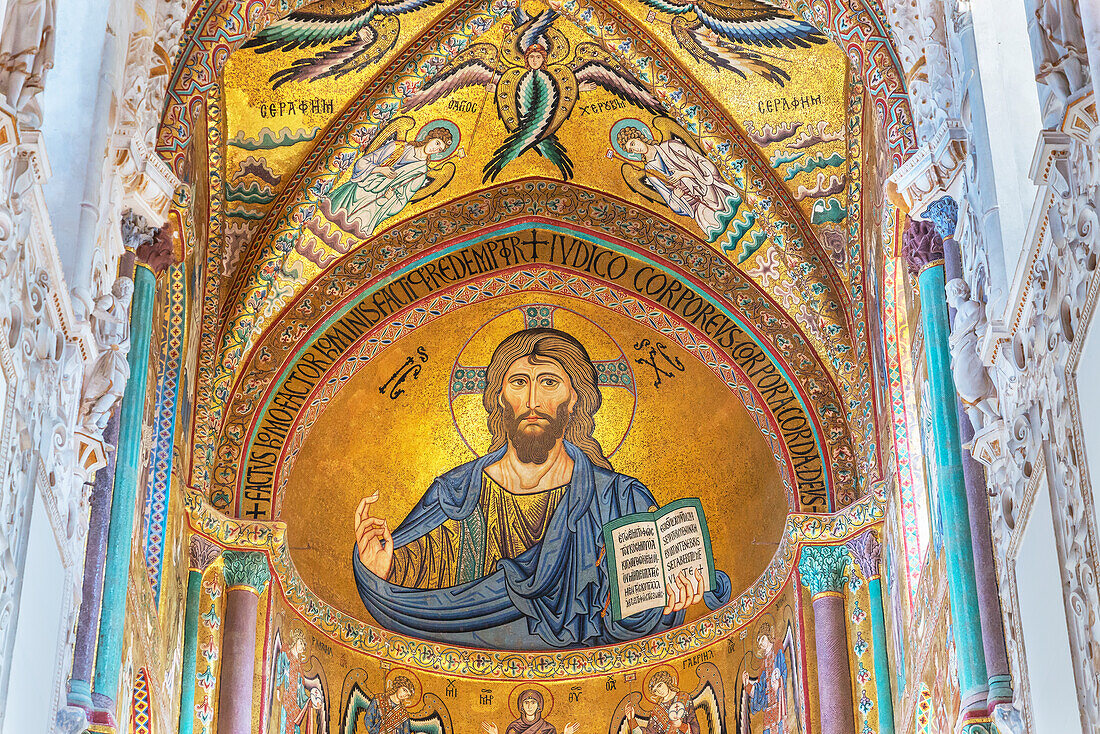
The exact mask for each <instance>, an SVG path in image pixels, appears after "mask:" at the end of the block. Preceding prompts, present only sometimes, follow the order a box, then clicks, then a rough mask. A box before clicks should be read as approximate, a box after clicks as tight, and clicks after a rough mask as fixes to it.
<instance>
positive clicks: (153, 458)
mask: <svg viewBox="0 0 1100 734" xmlns="http://www.w3.org/2000/svg"><path fill="white" fill-rule="evenodd" d="M167 281H168V301H167V304H166V313H165V319H164V322H163V323H162V324H161V344H162V345H163V346H162V350H161V355H160V364H161V370H160V379H159V380H158V381H157V392H156V407H155V408H154V412H153V430H154V440H153V446H152V450H151V455H150V457H149V481H148V482H147V483H146V486H147V487H148V490H147V491H146V495H145V522H144V523H143V526H144V528H145V536H144V538H143V544H142V548H143V551H144V557H145V567H146V569H147V570H148V572H149V582H150V583H151V584H152V586H153V596H154V598H155V599H156V600H157V602H158V603H159V601H160V576H161V570H162V567H163V564H164V537H165V532H166V529H167V528H166V526H167V521H168V499H169V496H170V494H171V481H172V451H173V443H174V438H175V430H176V405H177V403H178V397H179V386H180V368H181V365H182V363H183V331H184V322H185V321H184V320H185V314H186V310H187V309H186V303H187V288H186V284H185V282H184V272H183V265H176V266H173V267H172V268H170V269H169V271H168V278H167Z"/></svg>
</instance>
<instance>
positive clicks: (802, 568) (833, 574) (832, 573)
mask: <svg viewBox="0 0 1100 734" xmlns="http://www.w3.org/2000/svg"><path fill="white" fill-rule="evenodd" d="M847 567H848V548H847V547H846V546H843V545H807V546H803V548H802V552H801V553H800V554H799V557H798V574H799V576H801V577H802V584H803V585H804V586H805V587H806V588H808V589H809V590H810V594H811V595H812V596H818V595H819V594H827V593H833V594H835V593H839V592H840V590H841V589H842V588H844V570H845V569H846V568H847Z"/></svg>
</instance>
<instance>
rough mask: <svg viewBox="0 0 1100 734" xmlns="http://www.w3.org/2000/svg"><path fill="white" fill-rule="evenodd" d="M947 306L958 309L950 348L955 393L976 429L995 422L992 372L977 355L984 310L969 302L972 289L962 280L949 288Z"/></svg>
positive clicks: (976, 303)
mask: <svg viewBox="0 0 1100 734" xmlns="http://www.w3.org/2000/svg"><path fill="white" fill-rule="evenodd" d="M947 303H948V305H949V306H951V307H952V308H953V309H955V320H954V323H953V324H952V329H951V337H950V340H949V342H948V343H949V345H950V348H951V369H952V372H953V374H954V378H955V389H956V390H957V391H958V394H959V398H960V399H961V400H962V402H963V405H964V407H965V408H966V414H967V416H968V417H969V418H970V422H971V423H972V424H973V425H974V428H975V429H981V428H982V427H983V426H985V424H986V423H988V422H989V421H991V420H996V419H997V418H998V417H999V416H998V414H997V401H996V396H995V390H994V387H993V382H992V380H990V379H989V372H988V371H987V370H986V366H985V364H983V363H982V360H981V357H980V356H979V354H978V344H979V341H980V340H981V336H980V335H981V334H982V333H983V332H984V329H985V323H986V318H985V307H984V306H983V305H982V304H980V303H978V302H977V301H975V300H973V299H971V298H970V286H968V285H967V284H966V281H965V280H963V279H962V278H955V279H954V280H952V281H950V282H949V283H948V284H947Z"/></svg>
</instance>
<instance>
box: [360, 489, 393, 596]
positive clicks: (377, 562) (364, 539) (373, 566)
mask: <svg viewBox="0 0 1100 734" xmlns="http://www.w3.org/2000/svg"><path fill="white" fill-rule="evenodd" d="M377 501H378V493H377V492H375V493H374V494H372V495H371V496H370V497H364V498H363V499H362V501H360V502H359V507H358V509H356V510H355V549H356V551H357V552H358V553H359V562H360V563H362V564H363V565H364V566H366V568H367V570H368V571H370V572H371V573H373V574H374V575H375V576H377V577H378V578H380V579H383V580H385V579H386V578H388V577H389V575H390V566H392V565H393V536H391V535H390V529H389V527H387V525H386V521H385V520H383V519H382V518H380V517H373V516H372V515H371V514H370V508H371V505H373V504H374V503H375V502H377Z"/></svg>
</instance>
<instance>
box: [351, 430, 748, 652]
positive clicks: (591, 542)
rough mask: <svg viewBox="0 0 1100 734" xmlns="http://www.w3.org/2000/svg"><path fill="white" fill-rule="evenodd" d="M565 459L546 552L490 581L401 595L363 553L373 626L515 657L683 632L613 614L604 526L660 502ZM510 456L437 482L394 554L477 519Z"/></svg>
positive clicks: (723, 595)
mask: <svg viewBox="0 0 1100 734" xmlns="http://www.w3.org/2000/svg"><path fill="white" fill-rule="evenodd" d="M565 450H566V452H567V453H568V454H569V457H570V458H571V459H572V460H573V478H572V481H571V482H570V485H569V489H568V490H567V491H566V494H565V496H564V497H563V498H562V500H561V502H560V503H559V504H558V507H557V509H556V510H555V511H554V514H553V515H552V516H551V518H550V523H549V525H548V526H547V528H546V534H545V536H544V537H543V539H542V542H541V543H539V544H537V545H535V546H533V547H531V548H529V549H528V550H527V551H526V552H524V553H522V554H521V555H519V556H517V557H516V558H513V559H504V560H501V561H499V562H498V564H497V568H496V569H495V570H494V571H493V572H492V573H491V574H489V575H488V576H484V577H482V578H480V579H477V580H475V581H471V582H469V583H466V584H461V585H458V586H450V587H446V588H443V589H411V588H407V587H404V586H397V585H395V584H391V583H389V582H387V581H385V580H383V579H380V578H378V577H377V576H375V575H374V574H373V573H371V572H370V571H368V570H367V569H366V567H364V566H363V564H362V563H361V562H360V561H359V555H358V553H357V552H356V551H355V548H354V546H353V547H352V567H353V568H354V571H355V583H356V586H357V587H358V588H359V596H360V598H361V599H362V600H363V605H364V606H365V607H366V608H367V611H368V612H370V614H371V616H372V617H374V619H375V620H376V621H377V622H378V623H379V624H381V625H383V626H384V627H386V628H387V629H391V630H394V631H395V632H400V633H403V634H407V635H411V636H414V637H422V638H426V639H430V640H436V641H439V642H447V643H450V644H456V645H471V646H475V647H490V648H498V649H513V650H543V649H560V648H573V647H592V646H596V645H605V644H612V643H616V642H621V641H624V640H632V639H636V638H638V637H643V636H645V635H649V634H653V633H655V632H660V631H663V630H665V629H668V628H670V627H674V626H676V625H678V624H680V623H681V622H682V621H683V619H684V613H683V612H677V613H674V614H667V615H665V614H662V610H661V609H650V610H647V611H645V612H639V613H638V614H635V615H632V616H630V617H627V618H625V619H622V620H617V621H616V620H612V619H611V616H610V613H609V612H608V613H607V614H606V615H605V614H604V610H605V605H606V604H607V600H608V593H609V590H610V584H609V581H608V575H607V565H606V561H605V560H604V559H602V558H601V552H602V550H603V532H602V531H603V526H604V524H605V523H607V522H609V521H611V520H614V519H617V518H619V517H622V516H623V515H629V514H631V513H634V512H644V511H646V510H648V509H649V508H650V507H653V506H655V505H656V502H655V501H654V499H653V495H652V494H650V492H649V490H648V489H646V487H645V486H644V485H643V484H642V483H641V482H639V481H638V480H637V479H633V478H631V477H628V476H626V475H624V474H618V473H616V472H613V471H610V470H607V469H603V468H601V467H598V466H595V465H593V464H592V462H591V461H589V459H588V457H587V456H586V455H585V453H584V452H583V451H581V450H580V449H579V448H577V447H576V446H574V445H573V444H571V443H568V442H565ZM504 451H505V449H503V448H501V449H499V450H497V451H495V452H493V453H491V454H488V455H486V456H483V457H481V458H480V459H476V460H475V461H471V462H469V463H467V464H463V465H462V466H459V467H457V468H455V469H452V470H451V471H449V472H447V473H446V474H444V475H443V476H441V477H439V478H437V479H436V480H435V481H434V482H433V483H432V485H431V487H429V488H428V491H427V492H425V494H424V496H423V497H422V498H421V500H420V502H418V503H417V504H416V506H415V507H414V508H413V509H412V511H411V512H409V515H408V517H406V518H405V520H404V521H403V522H402V523H401V524H400V525H399V526H398V527H397V528H396V529H395V530H394V531H393V544H394V547H395V548H399V547H401V546H403V545H407V544H408V543H411V542H413V541H415V540H416V539H418V538H420V537H422V536H424V535H427V534H428V533H430V532H431V531H432V530H434V529H435V528H437V527H439V526H440V525H442V524H443V523H444V522H445V521H446V520H448V519H450V520H463V519H465V518H467V517H469V516H470V514H471V513H473V512H474V511H476V510H477V507H478V503H479V501H480V498H481V484H482V479H481V477H482V474H483V472H484V471H485V468H486V467H488V466H490V465H492V464H493V463H495V462H497V461H499V460H500V459H501V457H502V456H503V455H504ZM597 561H599V562H598V563H597ZM729 597H730V583H729V578H728V577H727V576H726V575H725V574H724V573H722V572H719V573H718V588H717V589H715V590H714V592H707V594H706V603H707V606H708V607H710V608H711V609H716V608H717V607H719V606H721V605H722V604H724V603H726V602H727V601H729Z"/></svg>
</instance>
